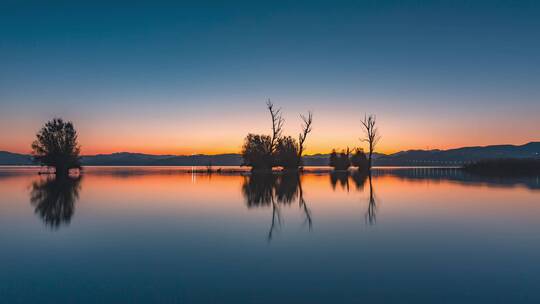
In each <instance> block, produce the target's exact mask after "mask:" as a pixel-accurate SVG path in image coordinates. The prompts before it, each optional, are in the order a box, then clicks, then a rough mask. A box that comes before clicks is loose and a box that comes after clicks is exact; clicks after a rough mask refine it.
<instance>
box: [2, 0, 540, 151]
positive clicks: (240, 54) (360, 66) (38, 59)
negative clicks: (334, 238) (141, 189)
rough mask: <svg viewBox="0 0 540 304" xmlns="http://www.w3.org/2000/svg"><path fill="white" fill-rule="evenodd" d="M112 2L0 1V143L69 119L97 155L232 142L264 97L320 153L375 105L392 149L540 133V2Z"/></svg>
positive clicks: (25, 144) (210, 147) (261, 125)
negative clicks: (310, 121) (307, 129)
mask: <svg viewBox="0 0 540 304" xmlns="http://www.w3.org/2000/svg"><path fill="white" fill-rule="evenodd" d="M108 2H109V1H107V2H99V1H88V2H87V3H84V2H82V1H65V2H61V1H58V2H54V3H53V2H48V1H47V2H46V1H36V2H32V1H2V2H1V3H0V37H2V38H1V40H0V107H1V110H0V121H1V122H0V128H1V130H2V131H1V133H0V150H2V149H4V150H16V151H19V152H24V151H26V150H28V149H29V144H30V142H31V140H32V137H33V135H34V132H35V131H36V130H37V129H38V128H39V126H40V125H41V124H42V123H43V122H44V121H46V120H47V119H49V118H51V117H53V116H58V115H60V116H63V117H65V118H66V119H70V120H73V121H74V122H75V123H76V126H78V127H79V131H80V133H81V142H82V143H83V151H86V152H106V151H107V152H108V151H117V150H137V151H146V152H170V153H193V152H222V151H235V150H237V149H238V148H239V147H240V145H241V143H242V138H243V136H244V135H245V134H246V133H247V132H250V131H251V132H264V131H265V130H266V129H267V128H268V121H267V117H266V113H265V112H264V111H265V109H264V101H265V99H266V98H272V99H273V100H274V102H275V103H276V104H278V105H280V106H282V107H283V108H284V111H286V113H287V116H286V118H287V119H288V124H287V126H288V129H287V131H289V132H290V133H292V134H296V132H297V129H298V124H299V122H298V119H297V116H296V115H297V114H298V113H299V112H305V111H306V110H308V109H312V110H313V111H314V112H315V119H316V120H315V122H316V124H315V127H316V128H315V132H314V133H313V138H312V146H311V147H312V152H323V150H325V149H331V148H340V147H345V146H347V145H349V146H354V145H358V144H359V143H358V140H357V138H358V137H359V136H360V128H359V118H360V117H361V116H363V114H364V112H368V113H376V114H377V115H378V117H379V122H380V125H381V131H382V132H383V134H385V137H384V141H383V142H381V149H382V150H385V151H394V150H398V149H404V148H426V147H431V148H435V147H441V148H446V147H451V146H459V145H470V144H495V143H523V142H525V141H529V140H538V139H540V122H539V119H538V117H539V116H540V99H539V98H540V86H539V83H540V82H539V81H540V39H539V37H540V2H537V1H294V2H292V1H291V2H279V1H269V2H266V3H261V2H259V1H250V2H227V1H223V2H206V3H202V2H201V1H196V2H195V1H194V2H192V3H191V4H190V3H182V4H178V3H175V2H170V3H167V2H159V1H151V2H147V3H142V2H137V3H136V4H133V3H131V2H130V1H125V2H117V3H116V4H110V3H108ZM176 2H180V1H176ZM6 130H9V132H6Z"/></svg>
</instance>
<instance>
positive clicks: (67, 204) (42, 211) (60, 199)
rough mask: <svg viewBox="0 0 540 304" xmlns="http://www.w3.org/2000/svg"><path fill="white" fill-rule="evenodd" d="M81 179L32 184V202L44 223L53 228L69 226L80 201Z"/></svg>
mask: <svg viewBox="0 0 540 304" xmlns="http://www.w3.org/2000/svg"><path fill="white" fill-rule="evenodd" d="M80 182H81V177H77V178H71V177H61V178H60V177H57V178H48V179H45V180H40V181H36V182H34V183H33V184H32V189H31V192H30V202H31V204H32V205H33V206H34V207H35V213H36V214H38V215H39V216H40V217H41V219H42V220H43V222H44V223H45V224H46V225H48V226H50V227H51V228H58V227H60V225H62V224H68V223H69V222H70V220H71V217H72V216H73V213H74V211H75V202H76V201H77V200H78V199H79V192H80V189H81V185H80Z"/></svg>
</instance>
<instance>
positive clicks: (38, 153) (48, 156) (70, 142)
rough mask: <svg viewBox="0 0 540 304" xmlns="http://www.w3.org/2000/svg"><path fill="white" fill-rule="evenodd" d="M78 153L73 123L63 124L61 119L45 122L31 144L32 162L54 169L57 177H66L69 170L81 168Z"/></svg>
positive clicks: (78, 148)
mask: <svg viewBox="0 0 540 304" xmlns="http://www.w3.org/2000/svg"><path fill="white" fill-rule="evenodd" d="M79 153H80V147H79V143H78V142H77V131H75V128H74V127H73V123H71V122H70V121H68V122H64V121H63V120H62V119H61V118H55V119H53V120H51V121H49V122H47V123H46V124H45V126H43V127H42V128H41V130H40V131H39V132H38V133H37V134H36V140H35V141H34V142H33V143H32V155H33V157H34V160H35V161H36V162H38V163H39V164H40V165H42V166H47V167H53V168H55V173H56V175H57V176H67V175H68V174H69V169H74V168H77V169H78V168H80V167H81V163H80V157H79Z"/></svg>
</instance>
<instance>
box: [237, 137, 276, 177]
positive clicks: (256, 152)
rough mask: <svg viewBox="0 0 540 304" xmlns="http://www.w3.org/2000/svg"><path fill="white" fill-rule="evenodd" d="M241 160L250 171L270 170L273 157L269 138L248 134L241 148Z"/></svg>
mask: <svg viewBox="0 0 540 304" xmlns="http://www.w3.org/2000/svg"><path fill="white" fill-rule="evenodd" d="M242 158H243V160H244V165H245V166H250V167H251V169H252V170H271V169H272V166H273V163H274V156H273V153H272V139H271V138H270V136H268V135H256V134H248V136H246V139H245V140H244V145H243V146H242Z"/></svg>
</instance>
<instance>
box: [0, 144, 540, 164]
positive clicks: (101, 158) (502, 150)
mask: <svg viewBox="0 0 540 304" xmlns="http://www.w3.org/2000/svg"><path fill="white" fill-rule="evenodd" d="M328 157H329V154H315V155H307V156H304V164H305V165H306V166H326V165H328ZM493 158H540V142H530V143H528V144H525V145H521V146H515V145H495V146H485V147H464V148H458V149H450V150H408V151H401V152H397V153H394V154H389V155H385V154H380V153H376V154H374V163H375V165H377V166H456V165H461V164H463V163H467V162H471V161H475V160H480V159H493ZM81 161H82V164H83V165H84V166H206V165H208V164H212V165H213V166H239V165H240V164H241V163H242V157H241V156H240V154H234V153H231V154H218V155H203V154H198V155H151V154H141V153H128V152H121V153H112V154H98V155H87V156H83V157H82V159H81ZM32 164H33V163H32V157H31V156H30V155H25V154H17V153H10V152H4V151H0V165H4V166H5V165H32Z"/></svg>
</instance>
